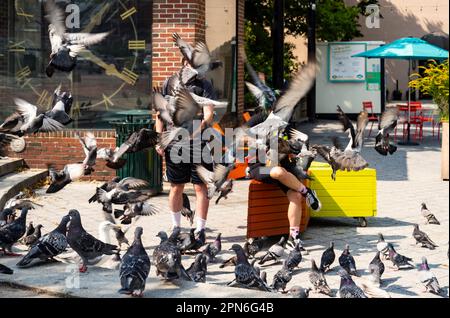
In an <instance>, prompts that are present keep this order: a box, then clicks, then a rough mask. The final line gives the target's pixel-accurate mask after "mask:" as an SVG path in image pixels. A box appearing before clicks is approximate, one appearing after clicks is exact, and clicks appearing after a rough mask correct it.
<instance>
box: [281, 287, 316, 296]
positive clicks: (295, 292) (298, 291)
mask: <svg viewBox="0 0 450 318" xmlns="http://www.w3.org/2000/svg"><path fill="white" fill-rule="evenodd" d="M310 291H311V288H303V287H300V286H292V287H291V288H290V289H289V290H287V291H286V294H288V295H290V296H291V297H292V298H308V297H309V292H310Z"/></svg>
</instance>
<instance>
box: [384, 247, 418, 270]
mask: <svg viewBox="0 0 450 318" xmlns="http://www.w3.org/2000/svg"><path fill="white" fill-rule="evenodd" d="M388 250H389V259H390V260H391V262H392V264H393V265H394V266H395V268H396V269H397V270H399V269H401V268H404V267H406V268H413V267H414V265H413V264H411V263H410V262H412V259H411V258H409V257H406V256H403V255H401V254H399V253H397V251H396V250H395V249H394V246H393V245H392V244H391V243H388Z"/></svg>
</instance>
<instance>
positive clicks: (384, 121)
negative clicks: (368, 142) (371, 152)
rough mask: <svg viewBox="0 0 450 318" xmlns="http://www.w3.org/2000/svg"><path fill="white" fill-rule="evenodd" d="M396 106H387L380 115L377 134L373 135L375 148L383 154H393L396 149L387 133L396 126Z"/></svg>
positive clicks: (392, 130)
mask: <svg viewBox="0 0 450 318" xmlns="http://www.w3.org/2000/svg"><path fill="white" fill-rule="evenodd" d="M397 120H398V108H396V107H395V108H388V109H386V110H385V111H384V112H383V114H382V115H381V120H380V121H379V124H378V130H379V131H378V134H377V136H376V137H375V150H376V151H377V152H378V153H379V154H380V155H383V156H387V155H388V154H390V155H393V154H394V152H396V151H397V146H395V145H393V144H391V143H390V138H389V134H391V133H393V132H394V129H395V127H397Z"/></svg>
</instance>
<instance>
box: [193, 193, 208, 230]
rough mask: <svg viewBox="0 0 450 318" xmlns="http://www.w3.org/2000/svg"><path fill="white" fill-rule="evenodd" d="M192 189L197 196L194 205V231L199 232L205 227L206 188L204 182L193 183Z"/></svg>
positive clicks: (206, 209) (206, 212)
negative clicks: (195, 225)
mask: <svg viewBox="0 0 450 318" xmlns="http://www.w3.org/2000/svg"><path fill="white" fill-rule="evenodd" d="M194 190H195V196H196V198H197V200H196V205H195V214H196V216H197V228H196V232H199V231H200V230H202V229H204V228H205V224H206V220H207V218H208V209H209V199H208V188H207V187H206V185H205V184H194Z"/></svg>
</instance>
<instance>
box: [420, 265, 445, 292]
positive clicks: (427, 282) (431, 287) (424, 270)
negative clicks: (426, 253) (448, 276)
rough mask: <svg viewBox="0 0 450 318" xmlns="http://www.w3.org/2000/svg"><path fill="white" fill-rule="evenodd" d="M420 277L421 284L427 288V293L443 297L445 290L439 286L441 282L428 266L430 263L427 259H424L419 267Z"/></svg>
mask: <svg viewBox="0 0 450 318" xmlns="http://www.w3.org/2000/svg"><path fill="white" fill-rule="evenodd" d="M419 277H420V282H421V283H422V284H423V286H424V287H425V291H427V292H430V293H433V294H436V295H441V294H442V292H443V290H442V289H441V287H440V286H439V282H438V280H437V278H436V276H435V275H434V273H433V272H432V271H431V270H430V267H429V266H428V261H427V258H426V257H422V263H421V264H420V265H419Z"/></svg>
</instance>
